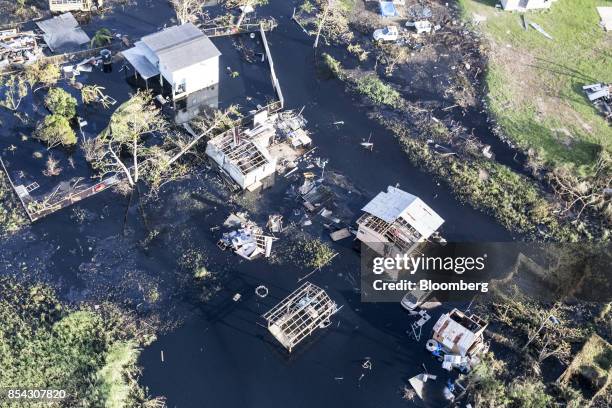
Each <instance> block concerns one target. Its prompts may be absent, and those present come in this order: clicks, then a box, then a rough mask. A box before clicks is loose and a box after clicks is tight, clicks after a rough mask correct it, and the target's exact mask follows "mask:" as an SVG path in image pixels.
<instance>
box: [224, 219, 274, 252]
mask: <svg viewBox="0 0 612 408" xmlns="http://www.w3.org/2000/svg"><path fill="white" fill-rule="evenodd" d="M223 225H225V226H226V227H233V228H236V229H234V230H233V231H230V232H226V233H224V234H223V236H222V237H221V239H220V240H219V242H218V243H217V246H218V247H219V248H221V249H222V250H226V249H228V248H231V249H232V250H233V251H234V252H235V253H236V254H238V255H240V256H241V257H243V258H245V259H248V260H249V261H251V260H253V259H255V258H257V257H258V256H260V255H263V256H265V257H266V258H267V257H269V256H270V254H271V252H272V243H273V242H274V241H276V239H277V238H275V237H271V236H267V235H264V233H263V230H262V229H261V228H260V227H259V226H257V224H255V223H254V222H252V221H249V220H247V218H246V216H245V215H244V214H241V213H238V214H231V215H230V216H229V217H228V218H227V219H226V220H225V222H224V224H223Z"/></svg>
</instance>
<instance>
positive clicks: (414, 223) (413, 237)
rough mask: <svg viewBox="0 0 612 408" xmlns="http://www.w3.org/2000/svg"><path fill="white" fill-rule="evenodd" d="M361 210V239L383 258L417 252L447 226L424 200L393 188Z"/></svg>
mask: <svg viewBox="0 0 612 408" xmlns="http://www.w3.org/2000/svg"><path fill="white" fill-rule="evenodd" d="M361 210H362V211H364V212H365V214H363V215H362V216H361V217H360V218H359V219H358V220H357V225H358V226H359V228H358V230H357V238H358V239H359V240H360V241H361V242H362V243H364V244H365V245H367V246H368V247H369V248H371V249H372V250H373V251H374V252H376V253H377V254H379V255H382V256H395V255H400V254H409V253H411V252H413V251H414V250H415V249H416V248H417V247H418V246H419V245H420V244H422V243H423V242H425V241H427V240H428V239H429V238H430V237H431V236H432V235H433V234H434V233H435V232H436V231H437V230H438V228H440V226H441V225H442V224H443V223H444V220H443V219H442V217H440V216H439V215H438V214H437V213H436V212H435V211H434V210H432V209H431V208H430V207H429V206H428V205H427V204H425V203H424V202H423V201H422V200H421V199H420V198H418V197H416V196H414V195H412V194H410V193H407V192H405V191H402V190H400V189H399V188H396V187H392V186H389V187H387V191H386V192H381V193H378V195H377V196H376V197H374V199H372V201H370V202H369V203H368V204H366V206H365V207H363V208H362V209H361Z"/></svg>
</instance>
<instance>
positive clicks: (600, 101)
mask: <svg viewBox="0 0 612 408" xmlns="http://www.w3.org/2000/svg"><path fill="white" fill-rule="evenodd" d="M582 89H583V90H584V92H585V93H586V96H587V98H589V101H591V103H592V104H593V105H594V106H595V107H597V109H599V110H600V111H601V112H602V113H603V115H604V116H605V117H606V119H608V120H612V84H601V83H599V84H591V85H585V86H583V87H582Z"/></svg>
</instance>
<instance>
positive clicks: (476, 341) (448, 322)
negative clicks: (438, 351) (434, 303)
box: [433, 309, 487, 357]
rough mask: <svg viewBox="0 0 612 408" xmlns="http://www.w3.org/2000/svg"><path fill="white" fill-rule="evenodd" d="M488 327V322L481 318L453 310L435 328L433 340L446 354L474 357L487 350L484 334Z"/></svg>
mask: <svg viewBox="0 0 612 408" xmlns="http://www.w3.org/2000/svg"><path fill="white" fill-rule="evenodd" d="M486 327H487V322H485V321H484V320H482V319H481V318H480V317H478V316H476V315H474V314H472V315H470V316H468V315H466V314H465V313H463V312H462V311H460V310H458V309H453V310H451V311H450V312H449V313H445V314H443V315H442V316H440V318H439V319H438V321H437V322H436V324H435V325H434V327H433V339H434V340H435V341H436V342H438V343H439V344H440V346H441V347H442V350H443V351H444V352H446V353H452V354H457V355H459V356H461V357H466V356H468V357H472V356H475V355H478V354H480V352H482V351H483V349H484V348H485V344H484V341H483V333H484V331H485V329H486Z"/></svg>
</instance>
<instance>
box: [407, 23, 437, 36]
mask: <svg viewBox="0 0 612 408" xmlns="http://www.w3.org/2000/svg"><path fill="white" fill-rule="evenodd" d="M406 27H414V29H415V30H416V32H417V34H421V33H427V34H429V33H431V29H432V28H433V26H432V25H431V23H430V22H429V21H427V20H421V21H414V22H413V21H408V22H407V23H406Z"/></svg>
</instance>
